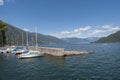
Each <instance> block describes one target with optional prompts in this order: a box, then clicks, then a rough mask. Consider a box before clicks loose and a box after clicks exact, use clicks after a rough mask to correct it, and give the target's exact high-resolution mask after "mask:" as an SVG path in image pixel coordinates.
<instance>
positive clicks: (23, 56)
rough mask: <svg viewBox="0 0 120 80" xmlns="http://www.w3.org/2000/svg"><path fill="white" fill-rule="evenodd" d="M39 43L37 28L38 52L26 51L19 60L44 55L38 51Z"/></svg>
mask: <svg viewBox="0 0 120 80" xmlns="http://www.w3.org/2000/svg"><path fill="white" fill-rule="evenodd" d="M37 48H38V42H37V28H36V50H29V51H25V52H24V53H23V54H20V55H19V58H32V57H40V56H43V55H44V54H43V53H42V52H39V51H37Z"/></svg>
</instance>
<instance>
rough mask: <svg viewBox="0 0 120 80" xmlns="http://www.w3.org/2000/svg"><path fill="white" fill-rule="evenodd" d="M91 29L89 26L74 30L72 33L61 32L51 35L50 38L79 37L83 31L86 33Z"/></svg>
mask: <svg viewBox="0 0 120 80" xmlns="http://www.w3.org/2000/svg"><path fill="white" fill-rule="evenodd" d="M90 29H91V26H86V27H82V28H78V29H74V30H72V31H67V30H66V31H62V32H60V33H55V34H51V35H52V36H56V37H58V38H63V37H80V36H81V33H84V32H85V31H88V30H90Z"/></svg>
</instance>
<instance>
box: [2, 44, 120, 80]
mask: <svg viewBox="0 0 120 80" xmlns="http://www.w3.org/2000/svg"><path fill="white" fill-rule="evenodd" d="M44 46H50V47H62V48H65V49H66V50H77V51H81V50H85V51H94V52H95V54H87V55H79V56H68V57H65V58H58V57H51V56H45V57H39V58H30V59H18V58H17V56H16V55H14V54H0V80H120V43H115V44H80V45H44Z"/></svg>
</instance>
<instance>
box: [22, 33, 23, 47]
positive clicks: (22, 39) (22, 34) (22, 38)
mask: <svg viewBox="0 0 120 80" xmlns="http://www.w3.org/2000/svg"><path fill="white" fill-rule="evenodd" d="M22 46H23V32H22Z"/></svg>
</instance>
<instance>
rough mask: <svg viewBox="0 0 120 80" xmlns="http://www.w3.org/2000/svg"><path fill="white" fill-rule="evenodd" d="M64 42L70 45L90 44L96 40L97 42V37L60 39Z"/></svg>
mask: <svg viewBox="0 0 120 80" xmlns="http://www.w3.org/2000/svg"><path fill="white" fill-rule="evenodd" d="M62 39H63V40H64V41H66V42H67V43H71V44H81V43H91V42H94V41H96V40H98V39H99V38H98V37H90V38H76V37H72V38H62Z"/></svg>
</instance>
